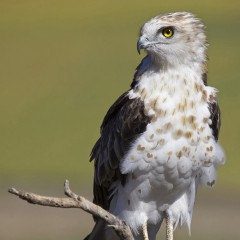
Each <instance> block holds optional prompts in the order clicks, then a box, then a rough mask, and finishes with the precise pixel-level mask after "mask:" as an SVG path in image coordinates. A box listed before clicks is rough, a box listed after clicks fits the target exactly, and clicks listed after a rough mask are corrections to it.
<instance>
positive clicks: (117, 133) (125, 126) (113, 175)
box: [91, 92, 150, 209]
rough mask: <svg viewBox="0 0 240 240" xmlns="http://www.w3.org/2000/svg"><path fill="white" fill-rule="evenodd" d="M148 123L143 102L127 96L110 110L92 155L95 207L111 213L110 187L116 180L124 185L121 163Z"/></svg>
mask: <svg viewBox="0 0 240 240" xmlns="http://www.w3.org/2000/svg"><path fill="white" fill-rule="evenodd" d="M149 122H150V118H149V117H148V116H146V115H145V114H144V103H143V102H142V101H141V99H140V98H135V99H129V97H128V92H126V93H124V94H123V95H121V96H120V97H119V98H118V100H117V101H116V102H115V103H114V104H113V105H112V107H111V108H110V109H109V110H108V112H107V114H106V116H105V118H104V120H103V123H102V125H101V136H100V138H99V139H98V141H97V142H96V144H95V146H94V147H93V150H92V153H91V160H94V166H95V173H94V187H93V189H94V200H93V201H94V203H96V204H98V205H100V206H102V207H103V208H105V209H108V207H109V202H110V199H109V194H110V193H109V188H110V186H111V184H112V183H113V182H114V181H116V180H121V182H122V184H124V180H125V176H124V175H123V174H121V172H120V170H119V162H120V161H121V159H122V158H123V157H124V155H125V154H126V153H127V152H128V150H129V148H130V146H131V145H132V143H133V141H134V140H135V139H136V138H137V137H138V136H139V134H141V133H143V132H144V131H145V129H146V126H147V124H148V123H149Z"/></svg>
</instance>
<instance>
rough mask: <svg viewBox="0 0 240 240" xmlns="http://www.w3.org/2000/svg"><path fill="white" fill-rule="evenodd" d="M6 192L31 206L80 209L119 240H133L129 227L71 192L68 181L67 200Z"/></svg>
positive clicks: (66, 188) (12, 191) (15, 190)
mask: <svg viewBox="0 0 240 240" xmlns="http://www.w3.org/2000/svg"><path fill="white" fill-rule="evenodd" d="M8 192H9V193H12V194H14V195H16V196H18V197H19V198H21V199H23V200H25V201H27V202H29V203H31V204H38V205H42V206H49V207H59V208H80V209H82V210H84V211H86V212H88V213H90V214H92V215H94V216H96V217H99V218H101V219H103V220H105V221H106V222H107V223H108V224H109V225H110V226H111V227H112V228H113V229H114V230H115V231H116V233H117V234H118V235H119V237H120V238H121V239H125V240H134V237H133V235H132V232H131V230H130V227H129V226H128V225H126V223H125V222H124V221H122V220H121V219H119V218H117V217H116V216H114V215H112V214H111V213H109V212H108V211H106V210H104V209H103V208H101V207H100V206H98V205H96V204H94V203H92V202H90V201H88V200H87V199H86V198H84V197H82V196H79V195H77V194H75V193H74V192H72V190H71V189H70V187H69V181H68V180H65V182H64V192H65V195H66V196H68V197H69V198H57V197H46V196H41V195H38V194H35V193H30V192H25V191H22V190H17V189H15V188H10V189H9V190H8Z"/></svg>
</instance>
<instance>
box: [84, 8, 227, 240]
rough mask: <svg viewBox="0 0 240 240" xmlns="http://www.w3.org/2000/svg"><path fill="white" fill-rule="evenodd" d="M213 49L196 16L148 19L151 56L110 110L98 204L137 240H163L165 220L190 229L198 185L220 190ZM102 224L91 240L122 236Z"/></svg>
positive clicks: (143, 45) (97, 173) (98, 172)
mask: <svg viewBox="0 0 240 240" xmlns="http://www.w3.org/2000/svg"><path fill="white" fill-rule="evenodd" d="M207 46H208V41H207V37H206V35H205V26H204V24H203V23H202V21H201V20H199V19H198V18H196V17H195V15H194V14H192V13H188V12H175V13H167V14H161V15H159V16H156V17H154V18H152V19H151V20H149V21H148V22H146V23H145V24H144V25H143V26H142V28H141V30H140V36H139V40H138V42H137V50H138V52H139V53H140V51H141V50H142V49H143V50H145V52H146V56H145V57H144V58H143V59H142V61H141V63H140V64H139V66H138V67H137V69H136V72H135V74H134V77H133V81H132V83H131V86H130V89H129V90H128V91H127V92H125V93H123V94H122V95H121V96H120V97H119V98H118V99H117V100H116V102H115V103H114V104H113V105H112V106H111V107H110V109H109V110H108V112H107V114H106V116H105V118H104V120H103V123H102V125H101V135H100V138H99V139H98V140H97V142H96V144H95V146H94V147H93V149H92V152H91V160H92V161H93V162H94V184H93V193H94V199H93V202H94V203H95V204H97V205H99V206H101V207H102V208H104V209H106V210H108V211H109V212H111V213H112V214H114V215H116V216H117V217H119V218H120V219H122V220H123V221H125V222H126V224H127V225H129V226H130V228H131V230H132V232H133V235H134V238H135V239H137V240H142V239H145V240H146V239H150V240H154V239H156V235H157V232H158V231H159V228H160V226H161V223H162V221H163V219H165V218H166V219H167V220H168V226H167V227H169V229H173V230H174V229H175V228H176V227H177V226H182V225H187V226H188V228H189V229H190V224H191V219H192V213H193V207H194V201H195V196H196V192H197V189H198V186H200V185H203V186H206V187H210V188H211V187H213V186H214V184H215V181H216V168H217V167H218V166H219V165H223V164H224V161H225V160H224V159H225V157H224V152H223V150H222V148H221V146H220V144H219V142H218V137H219V130H220V124H221V121H220V109H219V106H218V102H217V95H216V94H217V90H216V89H215V88H213V87H210V86H208V84H207V67H206V62H207V54H206V50H207ZM95 221H96V224H95V226H94V228H93V231H92V232H91V233H90V234H89V235H88V236H87V237H86V238H85V239H86V240H92V239H99V240H108V239H111V240H115V239H120V238H119V237H118V236H117V235H116V233H115V232H114V230H113V229H112V228H111V226H108V225H107V224H106V223H105V222H104V221H103V220H101V219H98V218H96V217H95Z"/></svg>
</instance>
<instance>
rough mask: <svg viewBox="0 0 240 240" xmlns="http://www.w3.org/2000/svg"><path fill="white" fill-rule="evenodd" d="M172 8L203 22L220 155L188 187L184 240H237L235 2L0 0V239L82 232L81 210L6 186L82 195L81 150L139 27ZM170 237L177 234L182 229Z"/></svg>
mask: <svg viewBox="0 0 240 240" xmlns="http://www.w3.org/2000/svg"><path fill="white" fill-rule="evenodd" d="M174 11H191V12H193V13H195V14H197V16H198V17H200V18H201V19H203V21H204V22H205V24H206V25H207V35H208V38H209V42H210V46H209V51H208V54H209V58H210V61H209V64H208V66H209V85H212V86H214V87H216V88H217V89H219V103H220V106H221V110H222V129H221V134H220V142H221V144H222V145H223V147H224V149H225V151H226V155H227V163H226V165H225V166H224V167H223V168H219V171H218V176H219V177H218V183H217V186H216V187H215V188H214V189H213V190H211V191H209V190H204V189H201V190H200V191H199V193H198V197H197V202H196V206H195V211H194V215H193V223H192V237H191V239H196V240H200V239H218V240H223V239H227V238H229V239H230V238H231V239H239V238H240V229H239V226H238V225H239V221H240V217H239V216H240V175H239V172H240V162H239V149H240V145H239V143H240V125H239V123H240V113H239V109H240V94H239V89H240V71H239V64H240V61H239V56H240V47H239V42H240V14H239V12H240V1H238V0H229V1H217V0H212V1H193V0H182V1H177V0H175V1H174V0H172V1H171V0H169V1H160V0H158V1H137V0H132V1H126V0H123V1H114V0H112V1H110V0H108V1H107V0H101V1H97V0H89V1H82V0H78V1H77V0H68V1H66V0H65V1H61V0H42V1H34V0H21V1H19V0H1V1H0V77H1V80H0V109H1V117H0V197H1V205H0V239H4V240H5V239H6V240H11V239H16V240H21V239H24V240H30V239H31V240H38V239H41V240H50V239H51V240H53V239H58V240H62V239H72V240H75V239H82V238H83V236H85V235H86V234H87V233H88V232H89V231H90V230H91V228H92V225H93V221H92V219H91V216H89V215H88V214H86V213H84V212H83V211H80V210H79V211H78V210H62V209H51V208H44V207H39V206H32V205H29V204H27V203H25V202H23V201H21V200H18V199H17V198H16V197H14V196H12V195H10V194H8V193H7V189H8V188H9V187H11V186H15V187H18V188H23V189H25V190H28V191H33V192H38V193H41V194H45V195H56V196H63V186H62V185H63V181H64V179H65V178H68V179H69V180H70V184H71V186H72V188H73V190H74V191H76V192H77V193H79V194H82V195H84V196H86V197H88V198H89V199H91V198H92V190H91V188H92V175H93V164H91V163H89V161H88V159H89V153H90V151H91V148H92V146H93V144H94V143H95V141H96V139H97V137H98V136H99V126H100V124H101V121H102V119H103V117H104V115H105V113H106V111H107V109H108V108H109V107H110V105H111V104H112V103H113V101H114V100H115V99H116V98H117V97H118V96H119V95H120V94H121V93H122V92H123V91H125V90H127V89H128V87H129V85H130V82H131V80H132V76H133V73H134V69H135V67H136V66H137V65H138V63H139V62H140V60H141V58H142V57H143V55H141V56H139V55H138V54H137V51H136V42H137V38H138V32H139V28H140V27H141V25H142V24H143V23H144V22H146V21H147V20H149V19H150V18H151V17H153V16H155V15H158V14H160V13H165V12H174ZM175 235H176V239H179V240H180V239H187V238H188V231H187V229H186V228H183V229H181V230H177V231H176V234H175ZM161 236H163V233H162V235H161ZM161 239H163V237H162V238H161Z"/></svg>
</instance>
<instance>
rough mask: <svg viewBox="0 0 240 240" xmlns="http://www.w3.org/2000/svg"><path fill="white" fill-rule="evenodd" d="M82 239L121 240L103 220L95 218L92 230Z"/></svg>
mask: <svg viewBox="0 0 240 240" xmlns="http://www.w3.org/2000/svg"><path fill="white" fill-rule="evenodd" d="M84 240H121V239H120V238H119V237H118V235H117V234H116V232H115V231H114V230H113V228H111V227H109V226H108V225H107V223H106V222H105V221H103V220H101V219H100V220H97V222H96V224H95V226H94V227H93V230H92V232H91V233H90V234H89V235H88V236H87V237H85V238H84Z"/></svg>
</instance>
